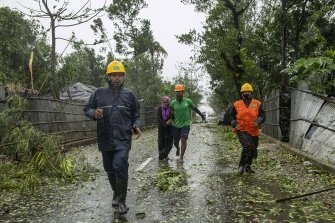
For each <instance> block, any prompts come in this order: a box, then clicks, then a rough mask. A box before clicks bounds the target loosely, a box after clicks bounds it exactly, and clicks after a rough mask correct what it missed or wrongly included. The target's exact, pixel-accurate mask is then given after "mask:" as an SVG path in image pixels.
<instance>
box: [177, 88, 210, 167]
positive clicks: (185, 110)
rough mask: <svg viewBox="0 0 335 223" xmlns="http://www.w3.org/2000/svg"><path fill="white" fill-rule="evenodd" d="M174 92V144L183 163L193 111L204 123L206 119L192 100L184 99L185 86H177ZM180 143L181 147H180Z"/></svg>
mask: <svg viewBox="0 0 335 223" xmlns="http://www.w3.org/2000/svg"><path fill="white" fill-rule="evenodd" d="M174 91H175V92H176V99H173V100H172V102H171V105H170V107H171V111H172V121H173V122H172V123H173V130H172V131H173V143H174V145H175V147H176V148H177V152H176V155H177V156H179V160H180V162H183V161H184V155H185V151H186V147H187V139H188V134H189V132H190V125H191V109H192V110H193V111H195V112H196V113H197V114H198V115H200V117H201V118H202V120H203V121H206V117H205V115H204V114H202V113H201V112H200V111H199V109H198V108H197V107H196V106H195V105H194V104H193V102H192V100H191V99H189V98H185V97H184V91H185V87H184V85H182V84H177V85H176V86H175V90H174ZM180 141H181V145H180V146H179V142H180Z"/></svg>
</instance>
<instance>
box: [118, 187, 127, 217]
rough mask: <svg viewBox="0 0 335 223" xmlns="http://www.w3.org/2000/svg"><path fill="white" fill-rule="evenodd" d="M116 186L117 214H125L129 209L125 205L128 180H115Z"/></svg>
mask: <svg viewBox="0 0 335 223" xmlns="http://www.w3.org/2000/svg"><path fill="white" fill-rule="evenodd" d="M116 186H117V192H118V198H119V214H120V215H125V214H127V212H128V210H129V208H128V207H127V205H126V197H127V189H128V181H117V183H116Z"/></svg>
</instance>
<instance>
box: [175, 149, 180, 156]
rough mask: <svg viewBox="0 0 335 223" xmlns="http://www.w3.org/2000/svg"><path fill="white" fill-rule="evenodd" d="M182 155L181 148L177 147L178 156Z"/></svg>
mask: <svg viewBox="0 0 335 223" xmlns="http://www.w3.org/2000/svg"><path fill="white" fill-rule="evenodd" d="M179 155H180V147H177V151H176V156H179Z"/></svg>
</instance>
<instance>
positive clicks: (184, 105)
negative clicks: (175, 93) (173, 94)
mask: <svg viewBox="0 0 335 223" xmlns="http://www.w3.org/2000/svg"><path fill="white" fill-rule="evenodd" d="M170 107H171V110H172V113H173V115H174V121H173V122H174V124H173V126H174V127H177V128H181V127H184V126H189V125H190V124H191V109H192V108H194V107H195V105H194V104H193V102H192V100H191V99H189V98H185V97H183V100H182V101H181V102H179V101H177V100H176V99H173V100H172V101H171V104H170Z"/></svg>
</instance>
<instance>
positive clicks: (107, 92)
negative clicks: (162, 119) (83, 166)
mask: <svg viewBox="0 0 335 223" xmlns="http://www.w3.org/2000/svg"><path fill="white" fill-rule="evenodd" d="M106 74H107V80H108V84H109V87H106V88H98V89H97V90H96V91H95V92H94V93H93V94H92V95H91V97H90V99H89V101H88V102H87V104H86V106H85V108H84V112H85V114H86V116H87V117H89V118H91V119H93V120H97V139H98V149H99V150H100V151H101V153H102V159H103V166H104V169H105V171H106V172H107V175H108V179H109V182H110V185H111V187H112V190H113V191H114V194H113V200H112V206H113V207H115V208H118V211H119V213H120V215H124V214H126V213H127V212H128V207H127V206H126V203H125V202H126V196H127V189H128V167H129V163H128V157H129V150H130V148H131V135H132V130H133V131H134V132H135V133H136V135H137V137H136V138H139V137H140V135H141V131H140V106H139V103H138V100H137V99H136V97H135V95H134V93H133V92H132V91H131V90H129V89H127V88H125V87H124V86H123V85H124V79H125V74H126V71H125V68H124V66H123V64H122V63H121V62H119V61H112V62H111V63H110V64H109V65H108V66H107V72H106Z"/></svg>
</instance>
